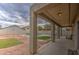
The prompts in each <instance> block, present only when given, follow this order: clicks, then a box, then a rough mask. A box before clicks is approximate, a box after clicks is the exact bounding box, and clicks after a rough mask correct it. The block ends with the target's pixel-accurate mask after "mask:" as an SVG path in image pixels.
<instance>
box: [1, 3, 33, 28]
mask: <svg viewBox="0 0 79 59" xmlns="http://www.w3.org/2000/svg"><path fill="white" fill-rule="evenodd" d="M31 5H32V4H29V3H0V23H2V26H4V27H6V26H9V25H18V26H19V25H22V26H24V25H26V23H27V24H29V20H30V19H29V9H30V6H31ZM2 20H3V21H2ZM4 23H5V24H8V25H5V24H4Z"/></svg>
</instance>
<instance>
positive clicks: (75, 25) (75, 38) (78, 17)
mask: <svg viewBox="0 0 79 59" xmlns="http://www.w3.org/2000/svg"><path fill="white" fill-rule="evenodd" d="M78 21H79V15H78V16H77V18H76V21H75V23H74V25H73V40H74V48H75V49H78V47H77V46H78V44H79V43H78V39H79V38H78V29H77V28H78V25H77V22H78ZM78 50H79V49H78Z"/></svg>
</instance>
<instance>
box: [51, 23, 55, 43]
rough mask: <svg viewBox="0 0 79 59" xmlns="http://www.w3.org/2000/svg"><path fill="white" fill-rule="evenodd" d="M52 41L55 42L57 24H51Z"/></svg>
mask: <svg viewBox="0 0 79 59" xmlns="http://www.w3.org/2000/svg"><path fill="white" fill-rule="evenodd" d="M51 40H52V42H55V24H54V23H52V24H51Z"/></svg>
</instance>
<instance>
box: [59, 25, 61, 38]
mask: <svg viewBox="0 0 79 59" xmlns="http://www.w3.org/2000/svg"><path fill="white" fill-rule="evenodd" d="M60 35H61V34H60V27H59V26H58V39H60Z"/></svg>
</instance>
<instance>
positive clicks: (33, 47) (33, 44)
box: [30, 12, 37, 54]
mask: <svg viewBox="0 0 79 59" xmlns="http://www.w3.org/2000/svg"><path fill="white" fill-rule="evenodd" d="M30 21H31V22H30V25H31V37H30V38H31V41H30V44H31V45H30V46H31V47H30V50H31V51H30V52H31V54H36V53H37V14H36V13H35V12H31V20H30Z"/></svg>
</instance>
